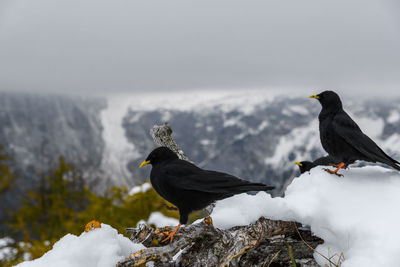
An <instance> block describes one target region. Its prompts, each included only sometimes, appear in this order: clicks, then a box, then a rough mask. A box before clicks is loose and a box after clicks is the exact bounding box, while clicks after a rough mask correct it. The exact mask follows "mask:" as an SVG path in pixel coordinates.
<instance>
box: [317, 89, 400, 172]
mask: <svg viewBox="0 0 400 267" xmlns="http://www.w3.org/2000/svg"><path fill="white" fill-rule="evenodd" d="M317 97H318V98H317V99H318V100H319V101H320V103H321V105H322V110H321V113H320V114H319V116H318V118H319V129H320V138H321V143H322V146H323V148H324V149H325V151H326V152H328V153H329V155H330V156H331V157H332V158H334V159H335V160H337V161H340V162H343V163H345V164H346V165H348V164H351V163H353V162H354V161H356V160H363V161H368V162H381V163H385V164H387V165H389V166H391V167H393V168H395V169H397V170H400V165H399V164H400V163H399V162H398V161H396V160H394V159H392V158H391V157H390V156H388V155H387V154H386V153H385V152H384V151H383V150H382V149H381V148H380V147H379V146H378V145H377V144H376V143H375V142H374V141H372V139H371V138H369V137H368V136H367V135H365V134H364V133H363V132H362V131H361V129H360V127H359V126H358V125H357V123H355V122H354V121H353V120H352V119H351V117H350V116H349V115H348V114H347V113H346V112H345V111H344V110H343V108H342V102H341V100H340V98H339V96H338V95H337V94H336V93H335V92H333V91H325V92H322V93H321V94H319V95H318V96H317Z"/></svg>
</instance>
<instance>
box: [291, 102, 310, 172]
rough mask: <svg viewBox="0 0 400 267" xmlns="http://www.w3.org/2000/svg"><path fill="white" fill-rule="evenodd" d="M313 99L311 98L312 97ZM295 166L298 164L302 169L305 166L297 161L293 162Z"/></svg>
mask: <svg viewBox="0 0 400 267" xmlns="http://www.w3.org/2000/svg"><path fill="white" fill-rule="evenodd" d="M310 97H311V96H310ZM293 163H294V164H296V165H299V166H300V167H301V166H303V164H301V163H300V162H298V161H295V162H293Z"/></svg>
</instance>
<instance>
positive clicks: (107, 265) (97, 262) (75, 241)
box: [17, 224, 145, 267]
mask: <svg viewBox="0 0 400 267" xmlns="http://www.w3.org/2000/svg"><path fill="white" fill-rule="evenodd" d="M144 248H145V247H144V246H143V245H142V244H135V243H133V242H132V241H131V240H129V238H126V237H124V236H123V235H121V234H118V232H117V230H115V229H114V228H112V227H111V226H109V225H107V224H102V225H101V228H98V229H95V230H93V231H90V232H88V233H85V232H84V233H82V234H81V235H80V236H76V235H72V234H67V235H65V236H64V237H63V238H61V239H60V240H59V241H57V242H56V243H55V244H54V246H53V248H52V249H51V250H50V251H48V252H47V253H46V254H44V255H43V256H42V257H40V258H39V259H36V260H33V261H26V262H23V263H21V264H19V265H17V266H19V267H36V266H37V267H43V266H57V267H72V266H74V267H112V266H115V265H116V263H117V262H118V261H120V260H122V259H124V258H125V257H127V256H129V255H130V254H131V253H134V252H136V251H138V250H140V249H144Z"/></svg>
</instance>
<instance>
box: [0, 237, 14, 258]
mask: <svg viewBox="0 0 400 267" xmlns="http://www.w3.org/2000/svg"><path fill="white" fill-rule="evenodd" d="M12 243H14V240H13V239H12V238H10V237H3V238H0V261H8V260H11V259H13V258H14V256H15V255H17V253H18V251H17V249H16V248H13V247H10V245H11V244H12Z"/></svg>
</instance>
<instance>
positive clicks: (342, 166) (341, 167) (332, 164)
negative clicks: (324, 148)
mask: <svg viewBox="0 0 400 267" xmlns="http://www.w3.org/2000/svg"><path fill="white" fill-rule="evenodd" d="M343 164H344V163H343ZM329 166H332V167H335V168H339V167H340V169H347V167H348V166H349V165H346V164H344V165H340V164H334V163H330V164H329Z"/></svg>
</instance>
